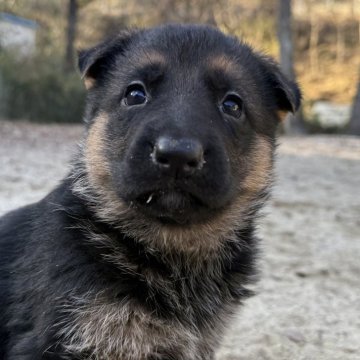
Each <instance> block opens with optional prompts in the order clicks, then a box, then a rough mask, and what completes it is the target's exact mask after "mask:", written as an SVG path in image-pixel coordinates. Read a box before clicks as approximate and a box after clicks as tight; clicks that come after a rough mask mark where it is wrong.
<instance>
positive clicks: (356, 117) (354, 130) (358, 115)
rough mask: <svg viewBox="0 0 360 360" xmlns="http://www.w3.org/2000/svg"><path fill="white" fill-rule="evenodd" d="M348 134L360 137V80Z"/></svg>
mask: <svg viewBox="0 0 360 360" xmlns="http://www.w3.org/2000/svg"><path fill="white" fill-rule="evenodd" d="M347 133H348V134H351V135H360V79H359V82H358V88H357V93H356V96H355V99H354V103H353V108H352V112H351V117H350V123H349V126H348V129H347Z"/></svg>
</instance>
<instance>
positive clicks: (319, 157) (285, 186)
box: [0, 121, 360, 360]
mask: <svg viewBox="0 0 360 360" xmlns="http://www.w3.org/2000/svg"><path fill="white" fill-rule="evenodd" d="M81 134H82V128H81V127H79V126H58V125H57V126H42V125H33V124H32V125H30V124H27V123H16V125H14V124H11V123H9V122H5V121H0V215H1V214H3V213H5V212H6V211H8V210H10V209H13V208H16V207H17V206H19V205H23V204H26V203H29V202H32V201H36V200H38V199H40V198H41V197H42V196H43V195H45V194H46V193H47V192H48V191H49V190H50V189H51V188H52V187H53V186H54V185H55V184H56V183H57V182H58V181H59V179H61V177H62V176H63V175H64V174H65V173H66V171H67V169H68V167H67V163H68V160H69V158H70V157H71V154H73V153H74V152H75V151H76V142H77V141H78V140H79V139H80V137H81ZM278 155H279V156H278V162H277V166H276V173H277V185H276V187H275V189H274V195H273V199H272V201H271V203H270V205H269V206H268V207H267V208H266V211H265V213H266V216H265V217H264V218H263V220H262V221H261V226H260V227H259V234H260V235H261V237H262V238H263V239H264V240H263V247H262V248H263V255H262V261H261V268H262V278H261V281H260V282H259V284H258V285H257V286H256V290H257V291H258V295H257V296H255V297H253V298H251V299H249V300H248V301H247V302H246V304H245V306H244V307H243V308H242V309H241V311H240V312H239V316H238V317H237V318H236V319H234V322H233V324H232V327H231V328H230V330H229V334H228V335H227V336H226V338H225V341H224V345H223V347H222V349H221V351H220V352H219V355H218V360H263V359H264V360H268V359H269V360H270V359H274V360H312V359H314V360H346V359H349V360H351V359H354V360H355V359H357V360H359V359H360V191H359V187H360V138H355V137H335V136H314V137H304V138H281V139H280V146H279V149H278Z"/></svg>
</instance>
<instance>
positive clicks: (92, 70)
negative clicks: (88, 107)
mask: <svg viewBox="0 0 360 360" xmlns="http://www.w3.org/2000/svg"><path fill="white" fill-rule="evenodd" d="M137 32H138V31H136V30H133V31H128V30H124V31H122V32H120V33H119V34H117V35H116V36H114V37H112V38H110V39H107V40H105V41H103V42H101V43H100V44H98V45H96V46H94V47H92V48H90V49H87V50H81V51H80V52H79V55H78V66H79V70H80V73H81V77H82V78H83V79H84V83H85V87H86V88H87V89H90V88H92V87H93V86H94V85H95V83H96V81H97V80H98V79H99V78H100V77H101V76H102V75H103V74H104V73H105V72H106V71H107V70H109V68H110V67H111V65H112V64H114V62H115V58H116V56H117V55H119V54H121V53H123V52H124V50H125V49H126V47H127V45H128V44H129V42H130V41H131V39H132V37H133V36H134V35H135V33H137Z"/></svg>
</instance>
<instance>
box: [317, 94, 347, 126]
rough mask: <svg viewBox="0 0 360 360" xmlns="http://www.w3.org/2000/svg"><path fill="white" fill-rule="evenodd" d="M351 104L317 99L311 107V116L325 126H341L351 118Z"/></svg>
mask: <svg viewBox="0 0 360 360" xmlns="http://www.w3.org/2000/svg"><path fill="white" fill-rule="evenodd" d="M350 113H351V105H345V104H334V103H331V102H328V101H317V102H316V103H314V105H313V107H312V109H311V117H312V118H313V119H314V121H315V122H316V123H317V124H319V125H320V126H321V127H323V128H341V127H344V126H345V125H346V124H347V123H348V122H349V120H350Z"/></svg>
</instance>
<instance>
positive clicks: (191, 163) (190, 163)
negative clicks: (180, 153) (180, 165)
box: [186, 160, 199, 168]
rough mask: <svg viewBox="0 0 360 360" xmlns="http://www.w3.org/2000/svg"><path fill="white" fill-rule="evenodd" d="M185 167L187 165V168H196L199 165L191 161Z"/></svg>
mask: <svg viewBox="0 0 360 360" xmlns="http://www.w3.org/2000/svg"><path fill="white" fill-rule="evenodd" d="M186 165H187V166H188V167H189V168H197V167H198V165H199V162H198V161H196V160H192V161H189V162H188V163H187V164H186Z"/></svg>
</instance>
